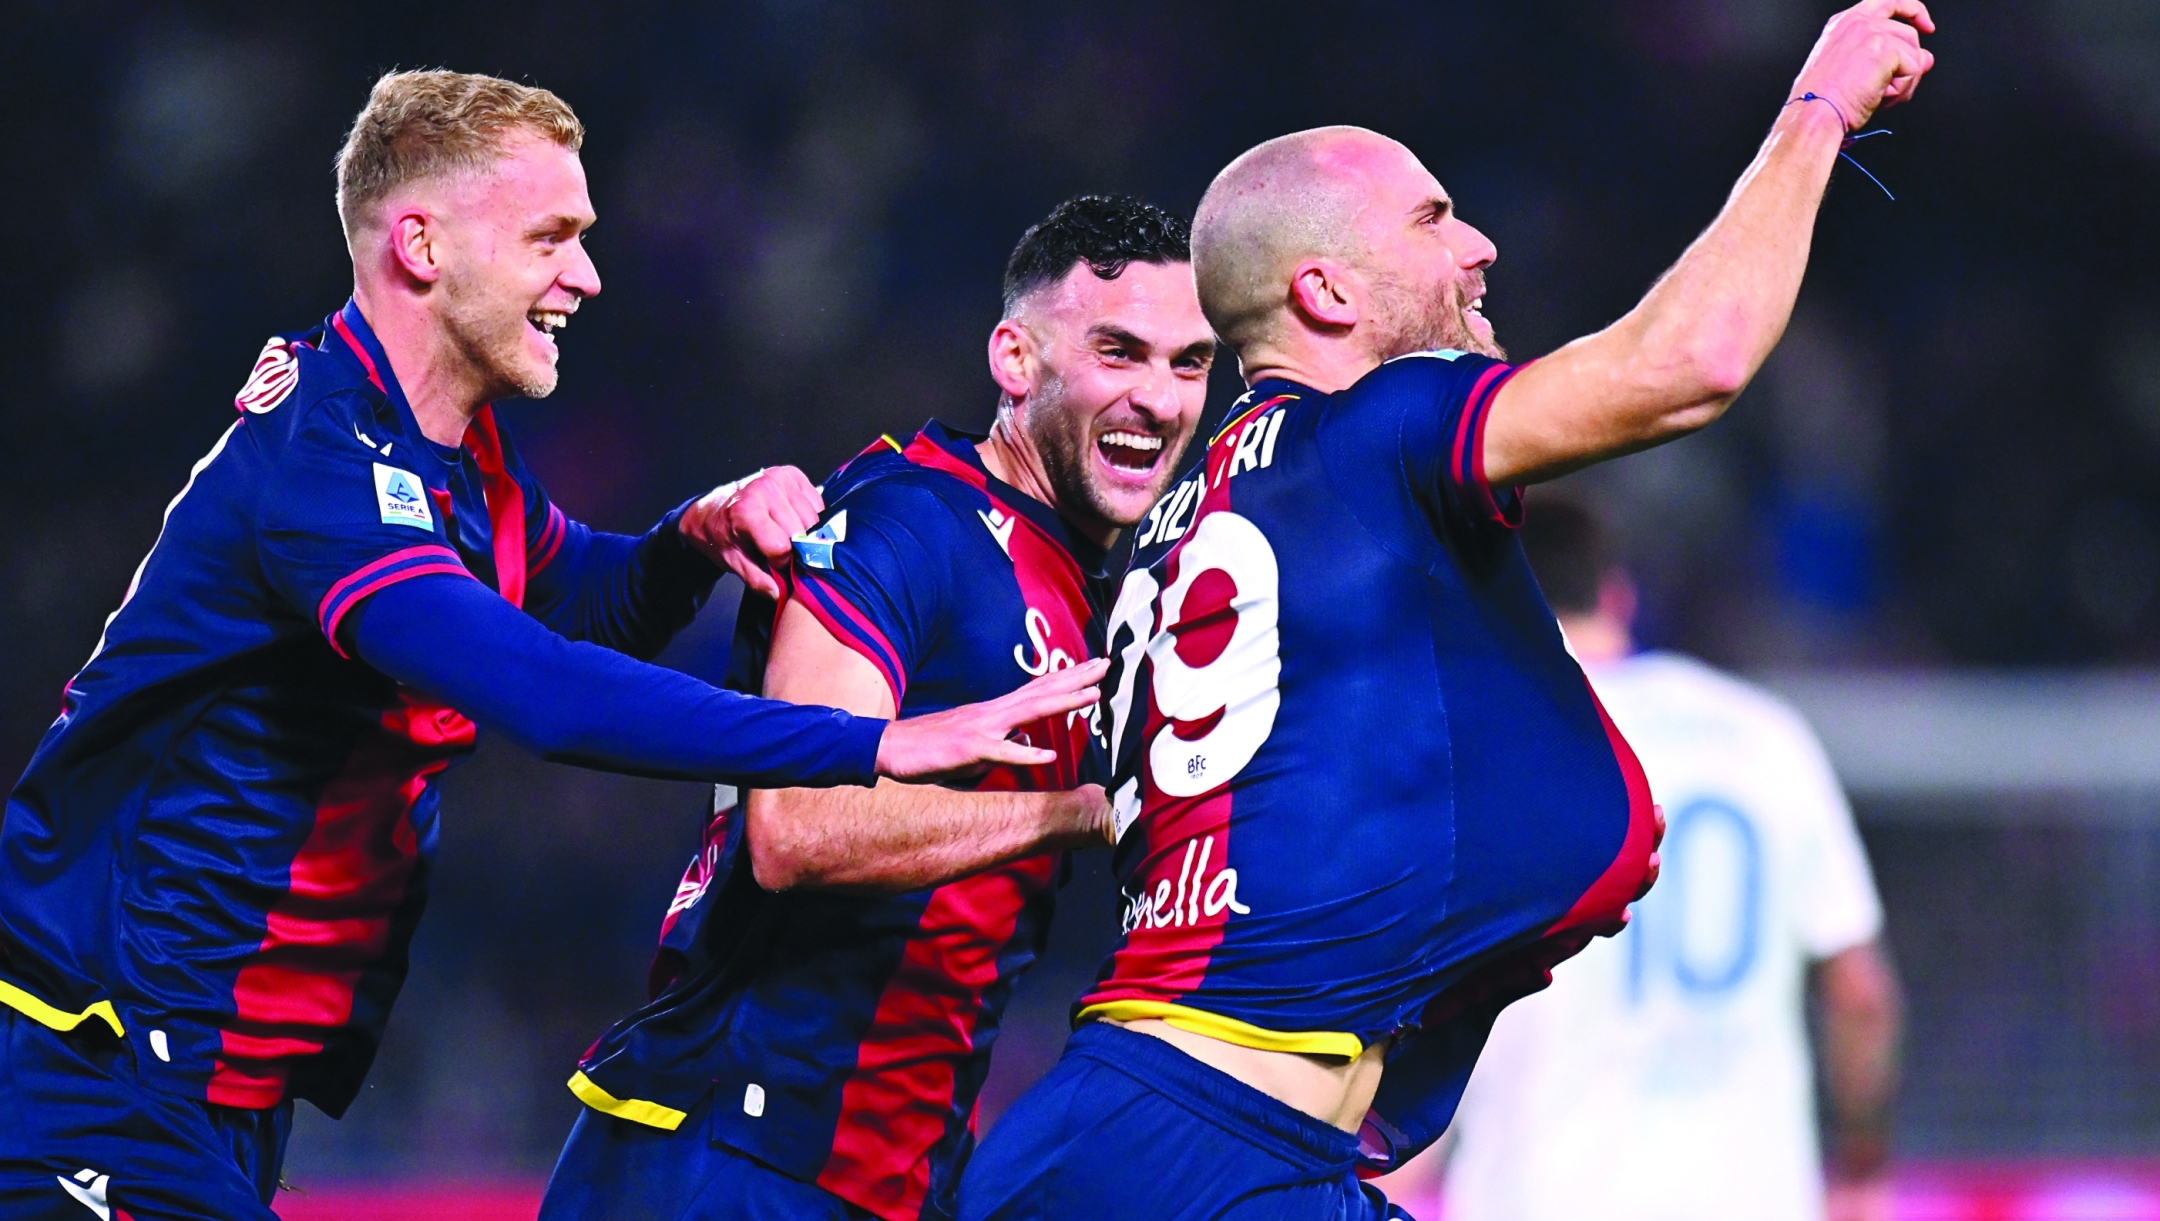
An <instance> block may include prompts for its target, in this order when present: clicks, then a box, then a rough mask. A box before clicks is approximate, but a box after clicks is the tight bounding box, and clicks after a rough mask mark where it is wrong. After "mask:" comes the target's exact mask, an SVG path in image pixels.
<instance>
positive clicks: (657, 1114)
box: [570, 1069, 690, 1132]
mask: <svg viewBox="0 0 2160 1221" xmlns="http://www.w3.org/2000/svg"><path fill="white" fill-rule="evenodd" d="M570 1092H571V1093H573V1094H576V1095H577V1098H578V1101H579V1102H582V1103H584V1104H585V1105H586V1106H589V1107H591V1108H592V1109H593V1110H595V1111H599V1112H600V1113H601V1114H603V1115H613V1116H614V1117H615V1118H617V1119H627V1120H629V1121H631V1122H632V1123H641V1124H644V1125H645V1126H646V1127H648V1128H663V1129H665V1130H667V1131H669V1132H673V1131H674V1130H675V1129H677V1128H679V1127H682V1121H683V1120H685V1119H688V1118H690V1113H689V1112H688V1111H678V1110H676V1109H675V1108H674V1107H664V1106H661V1105H660V1104H659V1103H657V1102H646V1101H644V1100H643V1099H640V1098H617V1097H616V1096H615V1095H613V1094H610V1093H608V1092H607V1091H606V1090H604V1089H601V1088H600V1087H599V1086H598V1085H596V1084H594V1082H593V1079H592V1078H590V1077H588V1076H586V1075H585V1073H584V1071H583V1070H582V1069H581V1070H579V1071H578V1072H577V1073H575V1074H573V1075H572V1076H571V1078H570Z"/></svg>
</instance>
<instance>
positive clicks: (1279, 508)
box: [1076, 352, 1654, 1165]
mask: <svg viewBox="0 0 2160 1221" xmlns="http://www.w3.org/2000/svg"><path fill="white" fill-rule="evenodd" d="M1512 372H1513V369H1512V368H1511V367H1510V366H1507V365H1505V364H1502V363H1499V362H1497V361H1493V360H1490V359H1487V358H1485V357H1481V356H1474V355H1466V354H1463V353H1458V352H1432V353H1421V354H1418V355H1414V356H1406V357H1402V358H1399V359H1396V360H1393V361H1389V362H1387V363H1386V364H1384V365H1382V366H1380V367H1379V368H1377V369H1375V370H1373V371H1372V372H1371V373H1369V374H1367V375H1366V376H1365V377H1364V378H1362V379H1361V380H1359V381H1358V382H1357V384H1356V385H1354V386H1352V387H1350V388H1349V389H1347V390H1345V391H1342V392H1340V393H1337V394H1322V393H1319V392H1317V391H1314V390H1312V389H1310V388H1309V387H1305V386H1301V385H1297V384H1294V383H1290V382H1286V381H1262V382H1260V383H1259V384H1257V385H1256V386H1254V387H1253V389H1252V391H1251V392H1250V393H1249V394H1248V395H1247V396H1246V397H1245V398H1244V399H1243V400H1241V401H1240V403H1239V405H1238V408H1237V409H1235V411H1234V414H1233V416H1232V419H1231V421H1230V423H1229V424H1228V426H1227V427H1225V428H1224V430H1223V431H1222V432H1221V433H1220V434H1219V435H1218V436H1217V437H1216V438H1215V440H1214V441H1213V443H1212V444H1211V446H1210V447H1209V452H1208V454H1207V458H1206V462H1205V464H1204V465H1203V467H1202V468H1201V469H1200V470H1199V471H1197V472H1196V473H1195V474H1194V475H1193V476H1192V477H1191V478H1190V479H1189V480H1187V481H1186V482H1184V483H1182V484H1180V485H1179V486H1177V487H1175V488H1173V489H1172V490H1171V492H1170V493H1169V494H1168V495H1167V496H1166V497H1165V498H1164V499H1163V500H1162V501H1161V502H1160V503H1159V504H1158V505H1157V506H1156V508H1155V510H1154V511H1153V512H1152V513H1151V514H1150V515H1149V516H1148V518H1147V519H1146V520H1145V521H1144V522H1143V524H1142V525H1141V526H1140V528H1139V533H1138V536H1137V538H1136V544H1137V551H1136V554H1135V559H1134V561H1133V565H1132V568H1131V570H1130V572H1129V573H1128V574H1127V576H1126V577H1125V580H1124V585H1123V587H1122V589H1121V591H1120V594H1119V596H1118V598H1117V601H1116V605H1115V609H1114V610H1113V611H1112V613H1111V616H1110V620H1109V623H1108V625H1107V627H1108V632H1109V641H1108V648H1109V650H1110V654H1109V655H1110V657H1111V658H1112V666H1113V668H1112V670H1111V672H1110V674H1109V676H1108V677H1107V678H1106V679H1105V680H1104V681H1105V684H1106V687H1105V691H1106V698H1105V702H1106V705H1107V707H1108V709H1109V713H1108V719H1109V724H1110V749H1111V752H1112V755H1111V757H1112V760H1113V764H1114V780H1113V786H1112V798H1113V803H1114V805H1115V808H1116V811H1117V819H1118V826H1119V829H1120V837H1119V841H1118V846H1117V851H1116V856H1115V870H1116V873H1117V876H1118V879H1119V883H1120V886H1121V888H1122V890H1123V926H1124V927H1123V934H1124V935H1123V940H1122V942H1121V943H1120V944H1119V946H1118V948H1117V949H1116V950H1115V951H1114V952H1113V953H1112V955H1111V956H1110V958H1109V959H1108V961H1107V962H1106V963H1105V964H1104V966H1103V969H1102V972H1101V977H1100V979H1099V981H1098V982H1097V983H1096V984H1095V986H1094V987H1093V988H1092V989H1091V990H1089V991H1088V992H1087V993H1086V994H1084V995H1083V996H1082V997H1081V999H1080V1000H1079V1002H1078V1003H1077V1006H1076V1020H1081V1021H1085V1020H1088V1019H1091V1018H1097V1017H1102V1018H1112V1019H1119V1020H1129V1019H1135V1018H1161V1019H1163V1020H1165V1021H1168V1022H1170V1023H1172V1024H1174V1025H1178V1026H1182V1027H1184V1028H1187V1029H1190V1030H1193V1031H1196V1032H1198V1033H1202V1034H1208V1035H1211V1036H1213V1037H1217V1038H1221V1039H1225V1040H1227V1041H1230V1042H1233V1043H1239V1044H1243V1045H1247V1046H1253V1047H1259V1048H1262V1049H1266V1050H1277V1051H1294V1052H1304V1053H1311V1054H1322V1055H1340V1056H1355V1055H1358V1054H1360V1052H1361V1051H1362V1049H1363V1048H1364V1047H1365V1046H1367V1045H1369V1044H1371V1043H1373V1042H1375V1041H1377V1040H1380V1039H1384V1038H1392V1039H1393V1040H1394V1042H1393V1044H1392V1045H1391V1047H1390V1052H1389V1061H1388V1068H1387V1072H1386V1074H1385V1076H1384V1078H1383V1081H1382V1084H1381V1087H1380V1089H1381V1093H1380V1096H1379V1098H1378V1100H1377V1101H1376V1104H1375V1107H1374V1112H1375V1113H1374V1117H1373V1121H1372V1123H1371V1124H1370V1125H1369V1129H1370V1130H1369V1131H1368V1133H1367V1135H1368V1137H1369V1138H1371V1139H1370V1143H1371V1144H1372V1145H1373V1146H1374V1147H1373V1148H1372V1149H1371V1150H1369V1152H1370V1153H1371V1155H1372V1158H1373V1161H1374V1163H1375V1164H1376V1165H1380V1164H1385V1163H1387V1162H1388V1161H1389V1160H1390V1159H1391V1158H1392V1157H1394V1156H1399V1155H1403V1154H1407V1153H1409V1152H1411V1151H1414V1150H1415V1149H1417V1148H1421V1147H1423V1146H1424V1145H1425V1144H1428V1143H1430V1141H1432V1140H1434V1139H1437V1138H1438V1136H1439V1134H1440V1133H1441V1131H1443V1130H1444V1129H1445V1128H1446V1126H1447V1120H1448V1117H1449V1116H1450V1115H1451V1114H1452V1112H1453V1109H1454V1105H1455V1102H1456V1101H1457V1100H1458V1099H1459V1097H1460V1094H1461V1089H1462V1085H1463V1082H1464V1081H1465V1080H1466V1079H1467V1076H1468V1073H1469V1069H1470V1066H1471V1064H1472V1063H1473V1062H1474V1061H1475V1058H1476V1054H1477V1050H1478V1048H1479V1047H1480V1046H1481V1045H1482V1043H1483V1041H1484V1037H1485V1033H1486V1031H1487V1030H1488V1029H1489V1026H1490V1022H1491V1018H1492V1015H1493V1014H1494V1013H1497V1012H1498V1010H1499V1008H1500V1007H1502V1006H1504V1005H1505V1004H1506V1003H1507V1002H1508V1001H1510V1000H1512V999H1514V998H1515V997H1517V996H1520V995H1523V994H1524V993H1526V992H1528V991H1531V990H1534V989H1535V988H1537V987H1540V986H1542V985H1543V983H1544V982H1545V980H1546V978H1547V976H1546V975H1545V971H1546V969H1547V968H1549V967H1550V965H1551V964H1552V963H1553V962H1555V961H1558V960H1559V959H1561V958H1565V957H1566V956H1567V955H1569V954H1571V953H1573V952H1575V951H1576V950H1577V949H1580V948H1581V946H1582V944H1583V942H1584V941H1586V940H1587V939H1588V938H1589V937H1590V936H1592V935H1594V934H1596V933H1609V932H1611V931H1613V930H1615V929H1617V928H1618V927H1619V922H1620V921H1621V919H1622V918H1623V911H1624V909H1625V907H1626V904H1627V903H1628V902H1629V901H1630V900H1631V899H1633V898H1634V896H1635V894H1636V893H1637V891H1638V890H1639V889H1640V888H1641V886H1642V884H1643V882H1644V880H1645V877H1646V870H1647V860H1648V857H1649V855H1650V852H1651V847H1652V841H1653V837H1654V828H1653V816H1652V812H1651V808H1650V802H1649V793H1648V790H1647V788H1646V786H1645V784H1644V782H1643V779H1642V775H1641V771H1640V769H1639V768H1638V767H1637V766H1636V763H1635V760H1634V757H1633V755H1632V754H1631V753H1630V752H1629V750H1628V748H1627V745H1626V743H1625V742H1624V741H1623V740H1622V739H1621V737H1620V735H1619V733H1618V732H1617V731H1616V730H1615V729H1614V728H1613V726H1612V724H1611V722H1610V721H1609V720H1608V719H1607V718H1606V717H1605V716H1604V714H1603V712H1602V710H1601V709H1600V708H1599V707H1598V704H1597V701H1596V698H1595V697H1594V696H1593V695H1592V694H1591V691H1590V688H1589V685H1588V683H1587V682H1586V681H1585V679H1584V677H1583V674H1582V671H1581V669H1580V668H1579V667H1578V666H1577V665H1576V664H1575V662H1574V660H1573V659H1572V658H1571V657H1570V656H1569V655H1568V653H1567V650H1566V648H1565V646H1564V645H1563V644H1562V642H1561V639H1560V635H1559V631H1558V628H1557V625H1556V624H1555V622H1554V619H1553V616H1552V613H1551V611H1550V610H1549V609H1548V608H1547V606H1546V604H1545V600H1544V597H1543V595H1542V593H1541V592H1540V591H1539V589H1538V586H1537V582H1536V579H1535V578H1534V577H1533V576H1532V575H1531V572H1530V568H1529V565H1528V563H1527V561H1526V560H1525V559H1524V556H1523V553H1522V550H1521V547H1520V545H1519V544H1518V542H1517V541H1516V539H1515V537H1514V533H1513V525H1514V524H1515V522H1516V521H1517V520H1518V519H1519V513H1520V507H1519V499H1518V498H1517V496H1516V494H1515V493H1514V492H1512V491H1496V490H1494V489H1492V488H1491V487H1489V485H1488V484H1487V482H1486V480H1485V479H1484V476H1483V473H1482V457H1481V455H1482V443H1483V430H1484V422H1485V418H1486V414H1487V412H1488V411H1489V410H1490V408H1491V405H1492V402H1493V400H1494V398H1495V396H1496V395H1497V394H1498V392H1499V389H1500V387H1501V386H1502V385H1503V384H1504V383H1505V382H1506V380H1507V378H1508V377H1509V376H1510V375H1511V374H1512ZM1383 1138H1384V1139H1383Z"/></svg>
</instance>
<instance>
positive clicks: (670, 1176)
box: [540, 1094, 875, 1221]
mask: <svg viewBox="0 0 2160 1221" xmlns="http://www.w3.org/2000/svg"><path fill="white" fill-rule="evenodd" d="M711 1116H712V1095H710V1094H707V1095H706V1096H705V1100H704V1101H703V1102H700V1103H698V1104H697V1105H696V1106H695V1107H692V1108H691V1109H690V1114H689V1117H688V1118H687V1119H684V1120H683V1122H682V1126H680V1127H678V1128H676V1129H675V1130H674V1131H672V1132H670V1131H667V1130H666V1129H664V1128H655V1127H651V1126H648V1125H646V1124H641V1123H633V1122H631V1121H630V1120H627V1119H617V1118H616V1117H614V1116H613V1115H603V1114H601V1113H600V1112H598V1111H595V1110H593V1109H591V1108H590V1107H581V1108H579V1111H578V1118H577V1123H576V1125H575V1126H573V1127H572V1128H571V1129H570V1139H569V1140H568V1141H566V1142H564V1144H563V1150H562V1156H560V1157H558V1158H556V1159H555V1173H554V1174H552V1175H550V1176H549V1177H548V1186H547V1197H546V1198H545V1199H544V1200H542V1201H541V1204H540V1221H646V1219H647V1218H651V1219H654V1221H663V1219H664V1221H721V1219H723V1218H725V1221H796V1219H798V1218H800V1219H801V1221H875V1219H874V1218H872V1217H871V1214H869V1213H867V1212H865V1211H863V1210H862V1209H860V1208H857V1207H855V1206H854V1205H853V1204H850V1203H848V1202H847V1201H845V1200H843V1199H841V1198H840V1197H838V1196H836V1195H833V1194H832V1193H830V1192H828V1191H826V1190H825V1189H824V1188H822V1187H819V1186H817V1185H816V1184H814V1183H805V1182H803V1181H802V1180H801V1179H797V1178H794V1177H792V1176H790V1175H786V1174H782V1173H781V1172H780V1171H778V1170H775V1169H773V1168H772V1167H770V1166H767V1165H765V1164H764V1163H763V1162H759V1161H755V1160H753V1159H752V1158H751V1157H750V1156H749V1155H748V1154H746V1153H741V1152H738V1151H736V1150H735V1149H733V1148H731V1147H729V1146H727V1145H724V1144H721V1143H719V1142H718V1141H715V1140H714V1139H713V1138H712V1132H711V1127H712V1125H711Z"/></svg>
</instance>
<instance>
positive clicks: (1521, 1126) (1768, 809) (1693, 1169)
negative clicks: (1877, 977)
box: [1445, 653, 1882, 1221]
mask: <svg viewBox="0 0 2160 1221" xmlns="http://www.w3.org/2000/svg"><path fill="white" fill-rule="evenodd" d="M1590 681H1591V683H1592V684H1593V685H1594V686H1595V687H1596V688H1597V691H1598V695H1599V698H1601V699H1602V700H1604V702H1605V705H1606V707H1607V708H1609V709H1610V710H1611V712H1612V717H1613V720H1614V721H1615V722H1617V723H1618V724H1619V725H1620V727H1621V728H1622V729H1623V730H1625V731H1626V733H1627V737H1628V741H1629V742H1630V743H1631V744H1632V745H1633V746H1634V747H1635V749H1636V750H1637V751H1638V752H1640V754H1641V757H1642V763H1643V770H1644V771H1645V772H1646V773H1648V775H1649V777H1650V788H1651V791H1652V792H1653V793H1655V794H1656V795H1657V799H1658V801H1659V802H1660V803H1661V804H1662V805H1663V806H1664V807H1665V814H1666V824H1667V828H1668V829H1667V831H1666V834H1665V844H1664V847H1663V848H1662V849H1661V850H1660V852H1659V855H1660V856H1661V857H1662V858H1663V860H1664V866H1663V870H1662V872H1661V874H1660V877H1659V879H1658V884H1657V888H1656V889H1655V890H1653V891H1651V892H1650V894H1649V895H1647V896H1645V897H1644V899H1643V901H1642V902H1640V903H1638V904H1636V905H1635V918H1634V919H1633V920H1632V921H1630V922H1629V924H1628V927H1627V929H1626V931H1624V932H1622V933H1621V934H1620V935H1619V936H1618V937H1615V938H1613V939H1612V940H1611V941H1609V942H1601V943H1598V944H1595V945H1592V946H1590V947H1589V948H1588V949H1586V950H1585V951H1584V952H1583V953H1582V955H1581V956H1580V957H1578V958H1575V959H1573V960H1571V961H1569V962H1567V963H1566V964H1564V965H1563V966H1561V967H1560V968H1558V969H1557V970H1555V971H1554V972H1553V984H1552V987H1551V988H1550V989H1548V990H1546V991H1544V992H1542V993H1539V994H1538V995H1536V996H1533V997H1530V998H1528V999H1526V1000H1524V1001H1522V1002H1521V1003H1520V1004H1517V1005H1515V1006H1513V1007H1511V1008H1510V1009H1509V1010H1508V1011H1507V1012H1506V1013H1504V1014H1502V1015H1500V1020H1499V1021H1498V1022H1497V1023H1495V1025H1494V1026H1493V1033H1492V1041H1491V1043H1490V1044H1489V1045H1488V1046H1487V1047H1486V1051H1485V1055H1484V1057H1483V1058H1481V1059H1480V1060H1479V1061H1478V1066H1477V1071H1476V1072H1475V1073H1473V1074H1471V1078H1470V1088H1469V1090H1468V1091H1467V1092H1466V1093H1465V1094H1464V1095H1463V1104H1462V1112H1461V1114H1460V1115H1459V1116H1458V1117H1457V1119H1456V1125H1455V1148H1454V1152H1453V1154H1452V1155H1451V1156H1450V1159H1449V1162H1448V1170H1447V1176H1446V1180H1445V1192H1446V1201H1447V1209H1446V1212H1447V1215H1448V1217H1449V1218H1451V1219H1459V1221H1503V1219H1504V1221H1561V1219H1563V1218H1570V1219H1571V1218H1577V1217H1586V1216H1595V1217H1598V1218H1600V1221H1712V1219H1714V1218H1728V1217H1747V1218H1749V1219H1750V1221H1822V1217H1823V1173H1822V1163H1821V1156H1820V1152H1819V1150H1818V1149H1817V1147H1816V1135H1815V1132H1816V1122H1815V1105H1814V1102H1815V1080H1814V1074H1813V1072H1812V1071H1811V1070H1812V1065H1811V1058H1810V1055H1809V1051H1808V1035H1807V1021H1806V1008H1807V971H1808V968H1809V967H1810V966H1811V965H1812V964H1814V963H1816V962H1820V961H1821V960H1823V959H1825V958H1829V957H1831V956H1832V955H1835V954H1838V953H1840V952H1842V951H1844V950H1848V949H1851V948H1853V947H1855V946H1858V945H1862V944H1865V943H1867V942H1868V941H1870V940H1872V939H1874V938H1875V937H1876V936H1877V935H1878V934H1879V933H1880V932H1881V929H1882V905H1881V902H1880V901H1879V900H1878V898H1877V897H1876V893H1875V885H1874V881H1873V879H1872V878H1871V876H1870V874H1869V871H1868V863H1867V854H1866V852H1865V850H1864V849H1863V848H1862V846H1861V843H1860V836H1859V833H1858V831H1857V830H1856V829H1855V828H1854V826H1853V817H1852V810H1851V808H1850V807H1849V806H1848V805H1847V804H1846V801H1845V796H1844V794H1843V792H1841V791H1840V789H1839V787H1838V782H1837V777H1836V776H1835V775H1834V774H1833V773H1832V771H1831V769H1830V764H1829V760H1828V759H1827V758H1825V757H1824V754H1823V750H1822V746H1821V745H1820V744H1819V743H1818V742H1817V741H1816V739H1815V735H1814V733H1813V732H1812V731H1811V730H1810V729H1809V728H1808V725H1807V723H1806V721H1804V720H1803V719H1802V718H1801V717H1800V715H1799V714H1798V713H1797V712H1795V711H1794V710H1793V709H1792V708H1791V707H1790V706H1788V705H1787V704H1785V703H1784V701H1782V700H1779V699H1777V698H1776V697H1774V696H1772V695H1771V694H1769V693H1768V692H1765V691H1763V690H1761V689H1760V688H1757V687H1755V686H1753V685H1751V684H1749V683H1746V682H1742V681H1741V680H1739V679H1737V678H1734V677H1732V676H1730V675H1727V674H1722V673H1719V672H1718V671H1716V670H1713V669H1711V668H1710V667H1709V666H1706V665H1704V664H1702V663H1701V662H1699V661H1696V660H1695V659H1693V658H1690V657H1685V656H1682V655H1680V654H1676V653H1643V654H1638V655H1636V656H1634V657H1630V658H1627V659H1625V660H1622V661H1616V662H1612V663H1610V664H1603V665H1594V666H1591V667H1590Z"/></svg>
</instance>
